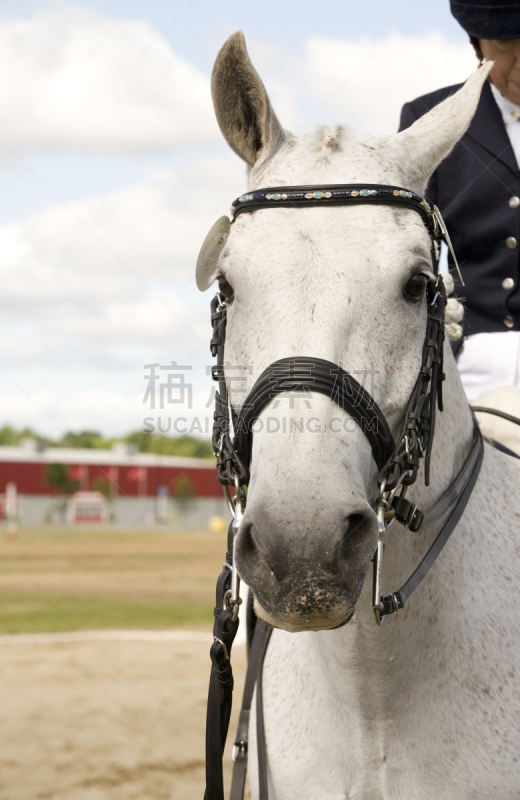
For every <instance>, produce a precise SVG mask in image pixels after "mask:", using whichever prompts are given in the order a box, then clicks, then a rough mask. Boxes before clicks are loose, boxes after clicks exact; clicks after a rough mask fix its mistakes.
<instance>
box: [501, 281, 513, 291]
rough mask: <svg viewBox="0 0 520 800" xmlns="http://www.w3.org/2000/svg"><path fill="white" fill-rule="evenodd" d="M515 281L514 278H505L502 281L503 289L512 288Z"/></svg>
mask: <svg viewBox="0 0 520 800" xmlns="http://www.w3.org/2000/svg"><path fill="white" fill-rule="evenodd" d="M514 285H515V282H514V280H513V279H512V278H504V280H503V281H502V289H512V288H513V286H514Z"/></svg>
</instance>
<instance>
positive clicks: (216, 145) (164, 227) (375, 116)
mask: <svg viewBox="0 0 520 800" xmlns="http://www.w3.org/2000/svg"><path fill="white" fill-rule="evenodd" d="M261 12H262V13H261V15H260V14H259V5H258V4H253V3H244V2H243V0H241V2H238V0H220V2H219V3H215V2H213V1H212V0H186V2H180V0H170V2H163V0H148V1H147V2H142V1H141V0H125V2H122V1H121V2H119V1H118V0H103V1H101V0H92V1H91V2H85V3H72V2H64V1H63V0H61V1H60V2H49V1H48V0H24V3H20V2H19V1H18V0H17V2H14V0H3V2H1V3H0V75H2V81H0V281H1V291H0V425H1V424H8V425H11V426H12V427H15V428H17V429H20V428H22V427H25V426H27V425H29V426H31V427H32V428H34V429H35V430H37V431H38V432H40V433H42V434H45V435H48V436H51V437H53V438H59V437H60V436H62V435H63V433H64V432H65V431H69V430H76V431H77V430H81V429H89V430H98V431H100V432H102V433H103V434H105V435H106V436H119V435H124V434H125V433H127V432H129V431H132V430H139V429H142V428H143V427H144V426H147V427H148V428H150V425H152V426H155V429H156V430H161V431H162V432H169V433H172V434H175V433H182V432H184V431H187V432H192V433H195V434H199V435H205V434H206V435H207V432H208V431H209V430H210V426H211V414H212V408H211V398H212V395H211V390H212V385H211V384H212V382H211V379H210V378H209V376H208V375H207V367H208V366H209V365H210V364H211V357H210V355H209V350H208V343H209V339H210V336H211V330H210V324H209V302H210V299H211V295H212V293H211V292H210V291H208V292H207V293H205V294H201V293H199V292H198V291H197V289H196V287H195V282H194V269H195V262H196V259H197V254H198V250H199V248H200V245H201V243H202V241H203V239H204V236H205V234H206V233H207V231H208V230H209V228H210V227H211V225H212V223H213V222H214V220H216V219H217V218H218V217H219V216H222V215H223V214H226V213H228V209H229V206H230V203H231V201H232V200H233V199H234V198H235V197H237V196H238V195H239V194H240V193H241V192H242V191H243V190H244V189H245V169H244V166H243V164H242V162H241V161H240V159H239V158H238V157H237V156H235V155H234V154H233V153H231V151H230V150H229V148H228V147H227V145H226V144H225V142H224V140H223V139H222V136H221V134H220V132H219V130H218V126H217V124H216V122H215V118H214V114H213V109H212V104H211V97H210V90H209V80H210V75H211V68H212V65H213V62H214V60H215V57H216V55H217V53H218V50H219V48H220V47H221V45H222V44H223V43H224V41H225V40H226V38H227V37H228V36H229V35H230V34H231V33H233V32H234V31H235V30H238V29H241V30H243V31H244V33H245V36H246V40H247V44H248V48H249V52H250V55H251V58H252V60H253V63H254V64H255V66H256V68H257V69H258V71H259V73H260V75H261V77H262V79H263V80H264V83H265V85H266V87H267V90H268V93H269V95H270V98H271V101H272V103H273V105H274V108H275V110H276V113H277V116H278V117H279V119H280V120H281V122H282V124H283V125H284V127H285V128H289V129H291V130H293V131H295V132H297V131H298V130H299V129H301V128H303V127H305V126H312V125H318V124H333V123H336V122H341V123H344V124H347V125H350V126H352V127H356V128H360V129H362V130H366V131H369V132H371V133H374V134H386V133H391V132H392V131H394V130H396V128H397V125H398V120H399V113H400V109H401V106H402V105H403V103H404V102H407V101H408V100H411V99H413V98H414V97H417V96H419V95H421V94H424V93H426V92H428V91H432V90H434V89H436V88H440V87H441V86H447V85H451V84H454V83H458V82H460V81H463V80H464V79H465V78H466V77H467V76H468V75H469V74H470V72H471V71H472V70H473V69H474V68H475V67H476V59H475V56H474V54H473V52H472V49H471V47H470V45H469V44H468V41H467V37H466V35H465V33H464V32H463V31H462V30H461V28H460V27H459V26H458V24H457V23H456V22H455V20H454V19H453V18H452V17H451V15H450V12H449V3H448V0H392V2H388V0H365V2H363V3H360V2H359V0H356V1H355V2H354V1H353V0H342V1H340V0H330V2H320V1H319V0H312V2H310V0H277V2H274V0H264V2H262V4H261ZM172 362H173V364H172ZM153 364H157V365H159V367H161V366H162V367H163V368H164V369H163V370H162V371H161V370H159V369H158V368H156V369H155V370H154V369H153V368H151V367H149V366H148V365H153ZM181 367H182V369H181ZM153 375H155V376H156V377H157V380H154V379H153V378H151V377H150V376H153ZM165 376H167V377H166V378H165ZM168 380H170V383H171V385H170V388H168V389H166V390H165V391H163V392H162V399H163V401H164V402H163V403H162V405H164V406H166V405H167V401H168V400H169V401H170V402H169V405H167V407H164V408H160V406H161V397H160V396H161V392H160V391H159V386H160V384H164V383H165V381H166V382H167V381H168ZM154 387H155V388H156V389H157V390H158V391H157V397H156V399H155V403H154V405H155V408H152V407H151V405H152V403H151V400H152V397H153V392H150V391H148V393H147V395H148V396H147V399H146V402H144V398H145V394H146V392H147V389H150V388H154ZM175 387H177V388H175ZM190 398H191V402H188V400H190ZM188 406H191V408H189V407H188ZM145 420H147V422H146V423H145ZM150 420H152V422H150ZM183 420H186V421H183ZM196 420H200V422H197V421H196ZM175 421H176V422H175Z"/></svg>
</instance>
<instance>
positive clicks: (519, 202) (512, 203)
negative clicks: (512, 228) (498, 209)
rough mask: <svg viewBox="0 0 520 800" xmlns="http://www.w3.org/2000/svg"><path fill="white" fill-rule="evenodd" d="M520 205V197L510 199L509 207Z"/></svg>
mask: <svg viewBox="0 0 520 800" xmlns="http://www.w3.org/2000/svg"><path fill="white" fill-rule="evenodd" d="M518 206H520V197H516V196H515V197H511V198H510V199H509V208H518Z"/></svg>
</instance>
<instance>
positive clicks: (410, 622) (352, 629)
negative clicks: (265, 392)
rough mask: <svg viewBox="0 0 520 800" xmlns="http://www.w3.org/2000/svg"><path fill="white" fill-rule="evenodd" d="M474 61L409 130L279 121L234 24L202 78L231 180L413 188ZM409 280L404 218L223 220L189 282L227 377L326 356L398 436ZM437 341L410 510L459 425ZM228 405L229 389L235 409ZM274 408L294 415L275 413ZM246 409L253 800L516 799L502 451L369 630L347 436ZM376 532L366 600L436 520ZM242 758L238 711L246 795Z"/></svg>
mask: <svg viewBox="0 0 520 800" xmlns="http://www.w3.org/2000/svg"><path fill="white" fill-rule="evenodd" d="M411 68H413V65H411ZM489 68H490V65H484V66H483V67H482V68H481V69H479V70H478V71H477V72H476V73H475V74H473V75H472V76H471V77H470V78H469V80H468V81H467V83H466V84H465V86H464V87H463V88H462V89H461V90H460V91H459V92H458V93H457V94H455V95H454V96H452V97H450V98H449V99H448V100H446V101H445V102H444V103H442V104H440V105H439V106H437V107H436V108H435V109H433V110H432V111H431V112H430V113H429V114H427V115H425V116H424V117H422V118H421V119H420V120H418V121H417V122H416V123H415V124H414V125H413V126H412V127H411V128H409V129H408V130H406V131H403V132H402V133H399V134H395V135H391V136H387V137H384V138H376V137H373V136H370V135H368V134H366V133H361V132H358V131H355V130H352V129H350V128H345V127H342V126H334V127H332V128H318V129H316V130H312V131H310V132H305V133H301V134H300V133H299V134H298V135H294V134H291V133H289V132H288V131H285V130H284V129H283V128H282V127H281V125H280V123H279V122H278V119H277V117H276V115H275V113H274V111H273V109H272V107H271V104H270V101H269V98H268V96H267V93H266V90H265V87H264V85H263V83H262V81H261V80H260V78H259V76H258V74H257V73H256V71H255V69H254V67H253V66H252V64H251V62H250V60H249V57H248V55H247V51H246V47H245V41H244V38H243V36H242V34H240V33H237V34H234V35H233V36H232V37H231V38H230V39H229V40H228V41H227V42H226V44H225V45H224V47H223V48H222V50H221V52H220V54H219V56H218V58H217V61H216V64H215V68H214V72H213V81H212V89H213V98H214V104H215V110H216V115H217V118H218V121H219V124H220V127H221V129H222V132H223V134H224V136H225V138H226V140H227V142H228V143H229V145H230V147H231V148H232V149H233V150H234V151H235V152H236V153H237V154H238V155H239V156H240V157H241V158H242V159H243V160H244V161H245V162H246V164H247V167H248V172H249V187H250V189H251V190H252V189H256V188H261V187H268V186H287V185H296V184H320V185H330V184H334V183H354V182H367V183H382V184H393V185H398V186H403V187H406V188H407V189H410V190H413V191H415V192H417V193H418V194H420V195H424V193H425V188H426V185H427V182H428V179H429V177H430V175H431V173H432V172H433V170H434V169H435V168H436V166H437V165H438V164H439V162H440V161H441V160H442V159H443V158H444V157H445V156H446V155H447V154H448V153H449V152H450V150H451V149H452V147H453V146H454V145H455V143H456V142H457V141H458V139H459V138H460V137H461V136H462V135H463V133H464V132H465V130H466V129H467V127H468V125H469V123H470V120H471V118H472V116H473V113H474V111H475V108H476V106H477V102H478V98H479V95H480V90H481V87H482V85H483V83H484V81H485V79H486V77H487V75H488V72H489ZM430 270H431V260H430V239H429V236H428V233H427V231H426V228H425V226H424V224H423V222H422V220H421V218H420V217H419V215H418V214H417V213H415V212H414V211H412V210H407V209H401V208H398V209H395V208H390V207H388V206H373V207H367V206H366V205H363V206H355V207H348V208H346V207H328V208H308V209H301V208H300V209H288V208H279V209H262V210H257V211H255V212H253V213H249V214H242V215H241V216H240V217H239V218H238V219H237V220H236V222H235V223H234V225H233V228H232V230H231V233H230V235H229V237H228V239H227V241H226V243H225V245H224V247H223V248H222V253H221V256H220V259H219V261H218V264H217V265H216V266H215V268H214V270H213V272H212V274H211V275H210V276H209V277H208V283H210V282H211V280H213V279H215V278H217V277H218V276H219V275H220V276H224V277H225V279H226V281H227V282H228V283H229V284H230V286H231V287H232V288H233V291H234V296H233V300H232V302H230V303H229V308H228V324H227V335H226V349H225V359H226V362H227V363H229V364H230V365H231V366H232V367H233V370H232V373H231V374H232V375H233V376H234V378H233V385H236V384H235V379H236V376H237V374H240V375H242V376H243V377H244V386H245V385H246V384H247V387H248V388H250V387H251V385H252V383H253V382H254V380H255V379H256V378H257V377H258V375H259V374H260V373H261V372H262V371H263V370H264V369H265V368H266V367H267V366H268V365H269V364H270V363H272V362H274V361H276V360H277V359H280V358H284V357H289V356H314V357H319V358H322V359H327V360H329V361H332V362H334V363H339V364H342V365H343V366H344V367H345V368H346V369H348V370H350V371H351V372H354V374H356V371H357V374H358V378H359V371H365V372H366V374H369V373H370V374H371V375H372V376H373V385H372V386H370V387H367V388H370V390H371V392H372V394H373V396H374V397H375V399H376V401H377V403H378V404H379V406H380V408H381V409H382V410H383V412H384V414H385V416H386V418H387V420H388V422H389V424H390V427H391V428H392V431H393V433H394V435H395V436H397V434H398V432H399V430H400V426H401V424H402V422H403V418H404V412H405V408H406V404H407V401H408V398H409V396H410V392H411V390H412V387H413V385H414V383H415V380H416V377H417V374H418V370H419V367H420V362H421V350H422V345H423V339H424V333H425V324H426V308H425V303H424V300H423V301H422V302H420V303H415V304H413V303H410V302H409V301H407V299H406V298H405V297H404V296H403V288H404V286H405V285H406V283H407V281H408V280H409V279H410V276H413V275H415V274H416V273H420V272H423V273H424V272H426V273H427V272H428V271H430ZM445 351H446V352H445V372H446V381H445V383H444V409H445V410H444V412H443V413H440V414H438V418H437V427H436V432H435V439H434V444H433V456H432V470H431V482H430V486H429V487H428V488H425V486H424V482H423V480H422V473H420V474H419V479H418V481H417V483H416V484H415V485H414V486H413V487H412V491H411V492H410V495H411V496H412V497H413V499H414V501H415V502H417V503H418V505H419V506H420V507H421V508H423V509H426V508H428V507H430V506H431V505H432V504H433V503H434V501H435V500H436V499H437V498H439V497H440V496H441V495H442V493H443V492H444V491H445V490H446V488H447V487H448V486H449V484H450V482H451V481H452V479H453V477H454V476H455V475H456V473H457V471H458V470H459V468H460V465H461V463H462V462H463V460H464V457H465V456H466V454H467V452H468V450H469V447H470V443H471V437H472V429H473V423H472V418H471V414H470V410H469V407H468V403H467V401H466V399H465V395H464V392H463V389H462V386H461V383H460V380H459V377H458V374H457V368H456V365H455V362H454V360H453V357H452V354H451V351H450V348H449V346H448V345H447V344H446V346H445ZM250 367H252V371H251V369H250ZM231 388H233V387H231ZM244 396H245V392H244V395H242V396H239V394H238V392H237V391H233V392H232V401H233V403H234V405H235V406H236V407H239V406H240V402H241V400H243V397H244ZM291 403H292V406H293V408H292V409H291V408H290V406H291ZM291 417H292V418H293V419H294V420H296V422H297V423H298V424H292V425H289V424H288V420H289V419H290V418H291ZM268 418H271V419H272V422H271V424H270V426H268V425H267V420H268ZM284 419H285V427H284ZM300 419H303V421H304V423H305V424H304V426H303V427H304V430H303V432H301V431H300V429H299V421H300ZM261 420H263V421H264V422H265V424H264V425H263V429H262V430H258V432H256V433H255V434H254V444H253V455H252V471H251V481H250V485H249V493H248V499H247V508H246V512H245V516H244V518H243V521H242V524H241V528H240V532H239V534H238V539H237V563H238V568H239V572H240V574H241V576H242V578H243V579H244V580H245V581H246V582H247V584H249V586H251V587H252V589H253V592H254V594H255V606H256V612H257V614H258V615H259V617H260V618H262V619H264V620H265V621H267V622H269V623H270V624H271V625H273V626H275V627H276V630H275V631H274V632H273V635H272V638H271V642H270V645H269V649H268V652H267V657H266V662H265V668H264V683H263V685H264V704H265V726H266V739H267V757H268V776H269V792H270V800H295V798H298V800H340V798H342V799H346V798H349V800H459V799H460V800H462V799H464V800H470V798H471V800H477V799H478V800H490V798H493V800H505V798H518V797H520V747H519V741H520V615H517V609H516V600H515V598H516V594H515V592H516V590H517V587H518V586H519V585H520V558H519V556H520V535H519V533H518V530H517V519H518V508H519V507H520V480H519V478H520V471H519V466H518V462H517V461H515V460H514V459H513V458H511V457H508V456H506V455H504V454H502V453H500V452H497V451H495V450H494V449H492V448H491V447H489V446H487V445H486V450H485V455H484V461H483V465H482V469H481V472H480V476H479V478H478V481H477V484H476V487H475V489H474V491H473V494H472V496H471V498H470V501H469V503H468V505H467V507H466V510H465V512H464V515H463V517H462V520H461V521H460V523H459V524H458V526H457V528H456V530H455V531H454V533H453V534H452V536H451V538H450V540H449V542H448V543H447V545H446V547H445V548H444V550H443V552H442V553H441V555H440V556H439V558H438V559H437V561H436V562H435V564H434V566H433V567H432V569H431V570H430V572H429V573H428V575H427V577H426V578H425V580H424V582H423V583H422V584H421V586H420V587H419V588H418V589H417V591H416V592H415V594H414V595H413V596H412V597H411V598H410V600H409V601H408V603H407V606H406V608H405V609H404V610H402V611H400V612H399V614H398V615H394V616H392V617H390V618H389V619H388V620H386V622H385V624H384V625H383V626H382V627H377V626H376V625H375V624H374V615H373V612H372V610H371V597H370V592H371V587H370V585H369V584H370V581H365V576H366V574H367V571H368V570H369V566H370V561H371V558H372V555H373V553H374V549H375V547H376V541H377V524H376V516H375V513H374V510H373V508H374V504H375V501H376V498H377V483H376V478H377V475H376V473H377V468H376V465H375V463H374V460H373V457H372V452H371V449H370V446H369V444H368V441H367V440H366V439H365V437H364V435H363V434H362V433H361V432H360V431H358V432H357V433H356V432H353V427H354V426H351V425H349V424H348V422H349V420H350V418H349V417H348V415H347V414H346V413H345V412H343V411H341V410H340V409H339V408H338V407H337V406H336V405H335V404H334V403H333V402H331V400H330V399H328V398H326V397H325V396H322V395H315V396H313V398H312V408H308V403H307V402H306V399H305V398H302V397H295V396H292V398H291V402H290V401H289V399H281V400H280V399H279V400H278V402H273V403H271V404H270V405H268V406H267V408H265V409H264V411H263V412H262V414H261ZM276 421H277V423H278V425H277V424H275V422H276ZM260 427H261V426H260V425H259V426H258V428H260ZM276 427H278V432H277V433H276V434H274V433H269V428H270V429H271V430H273V429H274V428H276ZM284 430H285V431H286V432H285V433H284V432H283V431H284ZM397 527H398V526H394V527H392V528H390V529H389V532H388V536H387V540H386V541H387V543H386V551H385V563H384V571H383V584H384V588H385V589H386V590H394V589H396V588H397V587H399V586H400V585H401V584H402V583H404V581H405V579H406V578H407V577H408V576H409V575H410V574H411V572H412V571H413V570H414V568H415V567H416V566H417V564H418V562H419V561H420V559H421V558H422V555H423V554H424V553H425V552H426V550H427V548H428V546H429V545H430V544H431V542H432V541H433V538H434V537H435V535H436V533H437V532H438V530H439V529H440V527H441V523H438V524H437V525H434V526H433V527H432V528H431V529H428V530H427V531H426V532H424V533H412V532H410V531H409V530H408V529H405V528H401V527H400V526H399V530H397ZM352 614H353V616H352ZM347 621H348V624H345V623H346V622H347ZM254 753H255V721H254V719H253V721H252V724H251V730H250V757H249V766H250V770H251V785H252V795H253V797H257V794H258V788H257V778H256V759H255V757H254Z"/></svg>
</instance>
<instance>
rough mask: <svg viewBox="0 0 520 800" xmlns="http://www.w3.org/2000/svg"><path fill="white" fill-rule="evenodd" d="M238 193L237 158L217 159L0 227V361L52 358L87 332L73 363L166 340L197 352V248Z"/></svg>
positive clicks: (201, 323)
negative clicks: (83, 345) (195, 277)
mask: <svg viewBox="0 0 520 800" xmlns="http://www.w3.org/2000/svg"><path fill="white" fill-rule="evenodd" d="M243 188H244V170H243V167H242V165H241V163H240V162H239V161H238V159H236V158H235V157H234V156H233V155H231V154H230V155H229V156H228V155H226V156H220V155H216V156H214V157H211V158H206V159H199V160H198V161H194V162H188V163H186V164H185V165H183V166H181V167H180V168H179V169H178V170H175V171H168V172H166V171H165V172H163V173H161V174H158V175H155V176H153V177H151V178H149V179H148V180H146V181H143V182H142V183H140V184H137V185H134V186H131V187H128V188H126V189H121V190H118V191H116V192H111V193H107V194H105V195H99V196H94V197H90V198H86V199H84V200H81V201H78V202H75V203H71V204H70V205H69V206H68V207H66V206H64V205H61V204H54V205H52V206H49V207H47V208H46V209H44V210H43V211H41V212H40V213H38V214H35V215H33V216H31V217H29V218H27V219H26V220H24V221H22V222H16V223H9V224H6V225H4V226H0V282H1V285H2V294H1V296H0V319H1V326H0V360H1V361H2V363H4V364H6V363H12V362H14V361H15V362H16V363H17V364H18V365H20V364H21V363H23V361H26V362H27V363H28V364H30V363H31V361H33V360H34V359H35V358H38V360H39V361H40V363H41V359H43V360H44V361H46V362H47V363H55V362H60V361H61V360H63V359H64V358H65V357H66V356H67V355H68V354H69V353H70V352H72V351H73V350H74V348H75V347H77V346H78V345H80V344H81V342H82V341H83V340H85V339H86V338H87V337H90V336H91V334H93V336H92V339H91V340H90V341H89V343H88V345H87V346H85V347H84V348H82V350H81V351H80V352H79V353H78V354H77V355H76V356H75V361H81V359H84V360H85V361H86V362H89V363H90V362H93V361H96V360H97V362H98V364H99V365H100V367H103V366H106V365H107V364H110V363H111V362H112V363H113V365H114V368H118V365H119V366H120V365H121V363H125V362H126V361H128V359H129V358H130V359H131V358H133V357H134V356H135V351H136V347H137V348H143V347H145V348H146V347H148V348H150V347H151V346H152V344H153V343H156V344H157V345H158V346H160V345H162V346H164V343H165V342H171V341H172V338H175V339H176V341H177V343H178V342H180V341H182V348H183V350H184V352H185V353H186V354H187V357H188V358H193V357H194V353H200V352H201V348H205V347H206V342H207V339H208V332H209V327H208V325H209V323H208V319H209V318H208V317H207V315H204V316H201V315H199V313H198V308H199V307H200V306H204V307H205V306H206V305H207V298H202V297H201V296H200V297H199V295H198V293H197V292H196V290H195V287H194V280H193V278H194V271H195V262H196V259H197V254H198V250H199V247H200V245H201V243H202V241H203V239H204V236H205V235H206V233H207V231H208V229H209V228H210V226H211V224H212V223H213V221H214V219H216V218H217V217H218V216H221V215H222V214H223V213H226V212H227V211H228V208H229V204H230V201H231V200H232V199H234V198H235V197H236V196H237V195H238V194H240V192H241V191H243ZM142 281H146V286H143V285H142ZM13 343H14V346H13ZM202 343H203V344H202ZM125 348H126V353H127V357H126V358H125V356H124V351H125ZM176 349H177V353H178V355H179V358H181V357H182V352H180V353H179V347H178V346H177V348H176ZM122 351H123V352H122Z"/></svg>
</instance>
